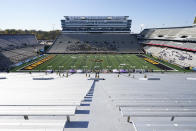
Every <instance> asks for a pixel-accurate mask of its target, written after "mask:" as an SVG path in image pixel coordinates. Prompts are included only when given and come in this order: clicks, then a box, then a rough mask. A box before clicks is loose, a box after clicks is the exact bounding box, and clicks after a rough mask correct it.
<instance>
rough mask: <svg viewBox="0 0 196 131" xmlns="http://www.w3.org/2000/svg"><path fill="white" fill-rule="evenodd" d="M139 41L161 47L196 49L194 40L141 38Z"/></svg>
mask: <svg viewBox="0 0 196 131" xmlns="http://www.w3.org/2000/svg"><path fill="white" fill-rule="evenodd" d="M141 43H143V44H145V45H155V46H163V47H171V48H176V49H182V50H187V51H196V42H195V43H194V42H183V41H181V42H180V41H165V40H142V41H141Z"/></svg>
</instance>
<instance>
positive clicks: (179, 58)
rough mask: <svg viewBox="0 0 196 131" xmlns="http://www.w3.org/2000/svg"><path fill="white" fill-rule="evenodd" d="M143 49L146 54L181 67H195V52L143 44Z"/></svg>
mask: <svg viewBox="0 0 196 131" xmlns="http://www.w3.org/2000/svg"><path fill="white" fill-rule="evenodd" d="M144 50H145V52H146V53H147V54H151V55H152V56H154V57H157V58H159V59H163V60H165V61H168V62H169V63H172V64H177V65H179V66H181V67H196V53H193V52H187V51H181V50H177V49H172V48H167V47H156V46H145V47H144Z"/></svg>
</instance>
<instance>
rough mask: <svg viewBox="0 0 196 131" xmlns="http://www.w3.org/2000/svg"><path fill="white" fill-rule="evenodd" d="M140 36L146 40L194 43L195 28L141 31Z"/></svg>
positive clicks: (195, 36) (195, 37)
mask: <svg viewBox="0 0 196 131" xmlns="http://www.w3.org/2000/svg"><path fill="white" fill-rule="evenodd" d="M141 36H142V37H144V38H146V39H169V40H189V41H196V26H190V27H178V28H152V29H145V30H144V31H142V33H141Z"/></svg>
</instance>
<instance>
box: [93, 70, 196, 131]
mask: <svg viewBox="0 0 196 131" xmlns="http://www.w3.org/2000/svg"><path fill="white" fill-rule="evenodd" d="M189 75H190V74H188V75H187V76H189ZM133 76H134V77H133ZM194 76H195V75H194ZM143 77H144V75H141V74H132V75H131V76H130V77H125V76H124V75H121V76H120V79H119V78H118V77H112V76H111V75H105V79H106V81H102V82H101V83H98V84H97V85H96V86H100V87H103V89H104V92H105V93H106V94H107V95H108V96H109V98H110V99H111V101H112V102H113V104H114V105H115V106H116V107H117V108H118V109H119V112H120V113H121V114H122V116H123V117H125V118H127V122H130V123H132V124H133V126H134V128H135V130H136V131H195V130H196V125H195V122H196V96H195V93H194V91H195V90H196V88H195V86H194V84H193V83H194V82H193V83H192V82H191V81H188V80H186V75H185V74H179V73H177V74H175V73H174V74H172V75H171V74H162V75H161V74H148V75H147V77H148V78H153V77H157V78H160V80H158V81H148V82H147V81H141V80H140V78H143ZM111 83H112V86H111Z"/></svg>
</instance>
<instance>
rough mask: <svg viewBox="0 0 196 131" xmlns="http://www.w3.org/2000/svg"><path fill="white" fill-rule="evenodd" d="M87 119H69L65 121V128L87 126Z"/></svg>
mask: <svg viewBox="0 0 196 131" xmlns="http://www.w3.org/2000/svg"><path fill="white" fill-rule="evenodd" d="M88 124H89V122H88V121H71V122H66V124H65V128H88Z"/></svg>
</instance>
